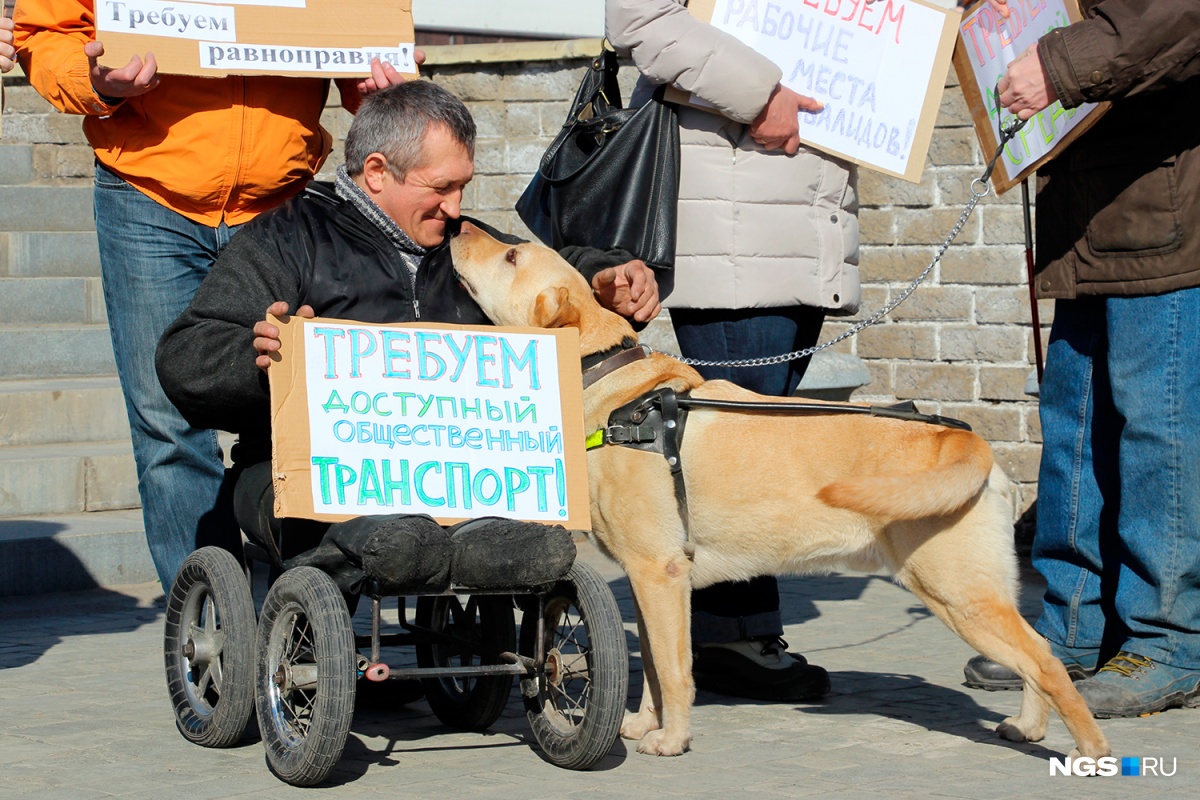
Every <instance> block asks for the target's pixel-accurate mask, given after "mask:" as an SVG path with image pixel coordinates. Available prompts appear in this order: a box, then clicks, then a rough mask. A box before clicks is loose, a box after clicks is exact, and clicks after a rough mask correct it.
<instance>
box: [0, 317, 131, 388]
mask: <svg viewBox="0 0 1200 800" xmlns="http://www.w3.org/2000/svg"><path fill="white" fill-rule="evenodd" d="M116 371H117V366H116V362H115V361H114V360H113V352H112V342H111V340H110V339H109V335H108V326H107V325H92V324H86V325H3V326H0V380H2V379H20V378H66V377H76V376H83V375H113V374H115V373H116Z"/></svg>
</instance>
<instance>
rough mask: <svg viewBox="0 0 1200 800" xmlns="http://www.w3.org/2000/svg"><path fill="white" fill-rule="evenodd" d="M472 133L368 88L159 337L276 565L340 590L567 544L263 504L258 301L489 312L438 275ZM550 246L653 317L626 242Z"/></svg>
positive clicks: (303, 310) (415, 102) (480, 571)
mask: <svg viewBox="0 0 1200 800" xmlns="http://www.w3.org/2000/svg"><path fill="white" fill-rule="evenodd" d="M475 135H476V128H475V123H474V121H473V119H472V118H471V115H470V112H469V111H468V110H467V108H466V106H465V105H464V104H463V103H462V102H461V101H460V100H459V99H458V98H456V97H455V96H454V95H452V94H450V93H449V92H447V91H446V90H444V89H442V88H440V87H438V86H437V85H435V84H433V83H430V82H428V81H410V82H407V83H403V84H400V85H396V86H392V87H389V88H388V89H385V90H383V91H380V92H378V93H376V94H374V95H372V96H370V97H368V98H367V99H366V100H365V101H364V103H363V105H362V107H361V108H360V110H359V111H358V114H357V115H356V117H355V119H354V123H353V125H352V126H351V128H350V132H349V134H348V135H347V138H346V147H345V165H344V166H342V167H339V168H338V170H337V177H336V181H335V182H334V183H332V184H328V183H321V182H315V181H314V182H313V183H311V184H310V185H309V186H308V187H307V188H306V190H305V191H304V192H302V193H301V194H300V195H298V196H297V197H295V198H293V199H292V200H290V201H289V202H287V203H285V204H284V205H283V206H281V207H279V208H278V209H276V210H274V211H272V212H270V213H267V214H263V215H262V216H260V217H259V218H257V219H255V220H254V221H253V222H251V223H249V224H247V225H246V226H245V227H244V228H243V229H242V230H241V231H240V232H239V233H238V235H237V236H235V237H234V238H233V239H232V240H231V242H230V244H229V246H228V248H227V249H226V250H225V252H224V253H223V254H222V255H221V257H220V258H219V259H218V260H217V261H216V263H215V264H214V265H213V267H212V271H211V272H210V274H209V275H208V277H207V278H206V279H205V281H204V283H203V285H202V286H201V287H200V290H199V291H198V292H197V293H196V295H195V298H194V299H193V300H192V302H191V304H190V305H189V306H188V308H187V310H186V311H185V312H184V313H183V314H182V315H181V316H180V317H179V319H177V320H176V321H175V323H174V324H173V325H172V326H171V327H170V328H169V329H168V330H167V332H166V333H165V334H164V335H163V338H162V340H161V341H160V343H159V346H158V352H157V367H158V374H159V377H160V379H161V381H162V385H163V388H164V389H165V390H166V393H167V396H168V397H170V398H171V400H172V401H173V402H174V403H175V404H176V406H178V407H179V410H180V411H181V412H182V413H183V415H184V416H185V417H186V418H187V419H188V421H189V422H191V423H192V424H194V425H197V426H201V427H206V428H215V429H220V430H226V431H230V432H233V433H236V434H238V436H239V439H238V443H237V445H235V446H234V448H233V452H232V456H233V460H234V464H235V467H234V469H235V471H237V472H238V475H237V477H236V481H237V483H236V489H235V491H234V505H235V511H236V514H237V520H238V523H239V525H240V526H241V528H242V529H243V530H244V531H245V533H246V534H247V536H249V537H250V538H251V539H252V540H253V541H254V542H256V543H257V544H258V545H259V546H260V547H262V548H263V549H265V550H266V551H267V553H268V556H269V557H270V559H271V561H272V562H274V563H275V566H276V567H278V568H281V569H290V568H292V567H295V566H301V565H310V566H316V567H319V568H320V569H322V570H323V571H325V572H326V573H328V574H329V575H330V576H331V577H333V578H334V580H335V582H336V583H337V584H338V588H340V589H341V590H342V591H343V593H344V594H346V595H347V596H351V595H356V594H358V592H359V591H360V590H361V589H362V587H363V584H364V580H368V579H369V580H371V581H373V587H374V588H375V590H376V591H378V593H379V594H384V595H390V594H405V593H417V592H437V591H442V590H444V589H446V588H447V587H448V586H450V585H451V584H453V585H461V586H473V587H477V588H495V587H499V586H516V585H532V584H537V583H544V582H547V581H553V580H556V579H558V578H559V577H561V576H562V575H563V574H565V573H566V571H567V570H568V569H569V568H570V566H571V562H572V560H573V558H574V546H573V544H572V542H571V540H570V535H569V534H568V533H567V532H566V531H564V530H562V528H561V527H557V526H555V527H550V526H545V525H540V524H535V523H522V522H517V521H512V520H502V519H498V518H489V519H484V520H473V521H471V522H468V523H463V524H462V525H459V526H455V528H453V529H449V530H446V529H443V528H442V527H441V526H440V525H438V524H437V523H435V522H434V521H433V520H432V519H430V518H428V517H423V516H412V515H398V516H390V517H363V518H359V519H355V520H351V521H349V522H344V523H336V524H334V525H332V526H331V525H329V524H327V523H317V522H313V521H309V520H297V519H278V518H276V517H275V515H274V496H273V488H272V481H271V465H270V458H271V423H270V397H269V393H268V384H267V379H266V371H267V369H268V368H269V366H270V364H271V362H272V359H273V358H278V356H277V355H276V353H277V351H278V349H279V346H280V343H279V339H278V336H279V331H278V329H277V328H276V327H275V326H274V325H272V324H271V323H270V322H268V321H267V320H265V319H264V317H265V315H266V313H268V312H269V313H272V314H275V315H286V314H295V315H298V316H302V317H312V316H326V317H336V318H340V319H349V320H355V321H359V322H367V323H391V322H416V321H420V322H448V323H462V324H476V325H486V324H490V323H489V321H488V319H487V318H486V317H485V316H484V314H483V312H482V311H481V310H480V309H479V307H478V306H477V305H476V304H475V302H474V301H473V300H472V299H471V298H470V296H469V295H468V294H467V292H466V290H465V289H463V288H462V286H461V285H460V284H459V282H458V280H457V278H456V277H455V274H454V266H453V263H452V259H451V253H450V247H449V238H450V237H451V236H453V235H454V232H455V230H456V228H457V226H458V224H459V219H458V218H459V212H460V203H461V201H462V197H463V191H464V189H465V188H466V187H467V185H468V184H469V183H470V181H471V179H472V176H473V174H474V163H473V159H474V147H475ZM471 222H472V223H473V224H476V225H479V226H480V227H481V228H483V229H484V230H486V231H488V232H489V233H491V234H492V235H494V236H496V237H497V238H500V239H502V240H504V241H508V242H514V243H515V242H518V241H520V240H519V239H516V238H515V237H512V236H510V235H507V234H503V233H501V232H499V231H496V230H494V229H493V228H491V227H490V226H488V225H486V224H484V223H481V222H478V221H476V220H471ZM563 256H564V257H565V258H566V259H567V260H568V261H570V262H571V263H572V264H574V265H575V266H576V267H577V268H578V269H579V270H580V271H581V272H582V273H583V274H584V275H585V276H586V277H588V278H589V279H590V280H591V281H592V285H593V287H594V288H595V289H596V291H597V294H598V295H599V296H600V298H601V300H602V302H605V303H606V305H608V306H609V307H610V308H612V309H613V310H614V311H617V312H618V313H621V314H624V315H626V316H629V317H631V318H633V319H634V320H635V321H639V322H645V321H648V320H649V319H650V318H652V317H653V316H654V314H656V313H657V311H658V308H659V305H658V289H657V285H656V283H655V280H654V275H653V273H652V272H651V271H650V269H649V268H647V267H646V265H645V264H643V263H642V262H640V261H636V260H633V258H632V257H631V256H630V255H629V254H628V253H625V252H624V251H620V250H614V251H601V250H596V249H593V248H579V247H572V248H567V249H565V250H564V251H563Z"/></svg>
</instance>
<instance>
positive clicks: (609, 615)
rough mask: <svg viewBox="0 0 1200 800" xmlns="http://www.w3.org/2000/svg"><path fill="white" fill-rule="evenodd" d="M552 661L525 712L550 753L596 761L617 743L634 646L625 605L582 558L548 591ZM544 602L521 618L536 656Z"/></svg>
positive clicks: (567, 764)
mask: <svg viewBox="0 0 1200 800" xmlns="http://www.w3.org/2000/svg"><path fill="white" fill-rule="evenodd" d="M542 609H543V611H542V620H543V628H542V630H543V640H544V647H545V652H546V658H545V667H544V668H543V669H542V671H541V673H540V674H539V675H537V676H536V681H537V685H536V692H529V693H527V694H526V696H525V713H526V716H527V717H528V718H529V724H530V727H532V728H533V735H534V737H535V738H536V739H537V741H538V744H540V745H541V746H542V750H543V751H545V753H546V758H547V759H548V760H549V761H550V762H551V763H552V764H556V765H557V766H560V767H564V768H566V769H577V770H582V769H589V768H591V767H593V766H595V765H596V764H597V763H598V762H599V761H600V759H602V758H604V756H606V755H607V754H608V752H609V750H611V749H612V746H613V744H614V743H615V742H616V741H617V737H618V736H619V735H620V731H621V718H622V717H623V716H624V714H625V700H626V697H627V695H628V693H629V653H628V650H627V648H626V645H625V629H624V627H623V626H622V625H621V612H620V609H618V608H617V601H616V599H615V598H614V597H613V594H612V590H611V589H609V588H608V584H607V583H605V581H604V579H603V578H602V577H600V574H599V573H598V572H596V570H595V569H593V568H592V567H589V566H588V565H587V564H582V563H580V562H578V561H577V562H575V565H574V566H573V567H571V571H570V572H569V573H567V577H566V578H564V579H563V580H561V581H559V582H558V583H557V584H555V586H554V587H553V588H552V589H551V590H550V591H549V592H548V593H547V594H546V595H545V597H543V598H542ZM537 632H538V625H537V608H536V607H533V608H530V609H528V610H527V611H526V612H525V614H524V616H523V617H522V620H521V652H522V653H523V654H526V655H533V656H536V650H537V638H536V637H537Z"/></svg>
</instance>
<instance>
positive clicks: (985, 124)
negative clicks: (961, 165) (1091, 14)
mask: <svg viewBox="0 0 1200 800" xmlns="http://www.w3.org/2000/svg"><path fill="white" fill-rule="evenodd" d="M1008 8H1009V11H1010V12H1011V13H1010V15H1009V18H1008V19H1007V20H1006V19H1002V18H1001V17H1000V15H999V14H997V13H996V11H995V10H994V9H993V8H992V7H991V6H990V5H989V4H988V3H987V2H985V1H983V0H981V2H979V3H976V4H975V5H974V6H972V7H971V8H970V9H968V11H967V13H966V14H964V15H963V18H962V24H961V25H960V29H961V36H960V38H959V42H958V47H957V48H955V51H954V69H955V71H956V72H957V73H958V80H959V83H961V84H962V91H963V96H964V97H965V98H966V101H967V107H968V108H969V109H970V111H971V119H972V120H973V121H974V123H975V135H976V136H978V137H979V146H980V148H981V149H982V150H983V157H984V160H985V161H990V160H991V158H992V156H993V155H994V154H995V152H996V148H997V147H999V146H1000V134H999V127H1000V125H1002V124H1007V123H1009V122H1010V121H1011V120H1012V119H1013V118H1014V117H1013V115H1011V114H1009V113H1008V112H1007V111H1003V110H1002V109H1001V108H1000V103H999V101H998V100H997V98H996V83H997V82H998V81H999V80H1000V78H1001V76H1003V75H1004V72H1005V70H1007V69H1008V65H1009V64H1010V63H1011V62H1012V61H1013V59H1015V58H1016V57H1017V56H1019V55H1020V54H1021V53H1023V52H1025V50H1026V49H1027V48H1029V47H1031V46H1032V45H1035V44H1037V41H1038V39H1040V38H1041V37H1042V36H1044V35H1046V33H1048V32H1049V31H1052V30H1054V29H1055V28H1061V27H1065V26H1066V25H1069V24H1071V23H1072V22H1077V21H1079V20H1080V19H1082V15H1081V14H1080V13H1079V6H1078V4H1077V3H1075V2H1074V0H1008ZM1109 105H1110V104H1109V103H1099V104H1094V103H1086V104H1084V105H1081V106H1079V107H1078V108H1072V109H1064V108H1063V107H1062V103H1060V102H1059V101H1057V100H1056V101H1054V103H1052V104H1051V105H1050V107H1049V108H1046V109H1044V110H1042V111H1039V112H1038V113H1037V114H1035V115H1034V116H1033V117H1031V118H1030V120H1029V121H1028V122H1026V123H1025V126H1024V127H1023V128H1021V130H1020V131H1019V132H1018V133H1017V135H1016V137H1015V138H1014V139H1012V140H1010V141H1009V142H1008V144H1006V145H1005V147H1004V153H1003V156H1002V157H1001V158H1000V160H998V161H997V162H996V169H995V171H994V172H993V173H992V185H993V186H994V187H995V189H996V193H997V194H1004V192H1006V191H1008V190H1009V189H1011V188H1012V187H1014V186H1016V185H1017V184H1019V183H1020V182H1021V181H1023V180H1025V178H1027V177H1028V176H1029V175H1030V174H1032V173H1033V172H1034V171H1036V170H1037V168H1038V167H1040V166H1041V165H1042V164H1045V163H1046V162H1047V161H1049V160H1050V159H1052V158H1054V157H1055V156H1057V155H1058V154H1059V153H1060V152H1062V150H1063V148H1065V147H1066V146H1067V145H1069V144H1070V143H1071V142H1073V141H1075V139H1077V138H1078V137H1079V135H1080V134H1082V133H1083V132H1084V131H1086V130H1087V129H1088V128H1090V127H1091V126H1092V125H1094V124H1095V122H1096V120H1098V119H1099V118H1100V117H1101V115H1103V114H1104V112H1105V111H1107V110H1108V107H1109Z"/></svg>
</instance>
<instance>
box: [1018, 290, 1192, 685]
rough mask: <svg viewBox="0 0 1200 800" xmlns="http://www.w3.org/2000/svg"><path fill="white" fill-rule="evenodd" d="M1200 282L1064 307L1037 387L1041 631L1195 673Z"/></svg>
mask: <svg viewBox="0 0 1200 800" xmlns="http://www.w3.org/2000/svg"><path fill="white" fill-rule="evenodd" d="M1197 400H1200V288H1196V289H1186V290H1181V291H1176V292H1171V293H1169V294H1164V295H1158V296H1153V297H1099V298H1084V299H1077V300H1059V301H1058V303H1057V305H1056V306H1055V317H1054V326H1053V329H1052V331H1051V335H1050V344H1049V346H1048V348H1047V357H1046V371H1045V376H1044V380H1043V383H1042V389H1041V422H1042V435H1043V439H1044V443H1043V445H1042V462H1041V472H1040V474H1039V476H1038V511H1037V517H1038V527H1037V535H1036V537H1035V539H1034V544H1033V563H1034V566H1035V567H1036V568H1037V570H1038V571H1039V572H1040V573H1041V574H1042V575H1043V576H1044V577H1045V578H1046V581H1047V588H1046V595H1045V599H1044V602H1043V611H1042V617H1041V619H1040V620H1039V621H1038V623H1037V629H1038V631H1039V632H1040V633H1042V635H1044V636H1045V637H1046V638H1048V639H1050V640H1051V641H1054V642H1058V643H1059V644H1062V645H1066V646H1068V647H1099V648H1101V650H1102V652H1101V658H1102V659H1104V658H1108V657H1111V656H1112V655H1113V654H1115V651H1116V650H1118V649H1122V650H1130V651H1132V652H1135V653H1138V654H1140V655H1143V656H1146V657H1148V658H1151V659H1153V660H1154V661H1158V662H1162V663H1165V664H1168V665H1171V666H1174V667H1180V668H1184V669H1200V424H1198V421H1197V416H1196V409H1194V408H1193V407H1192V406H1193V404H1195V403H1196V402H1197Z"/></svg>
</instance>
